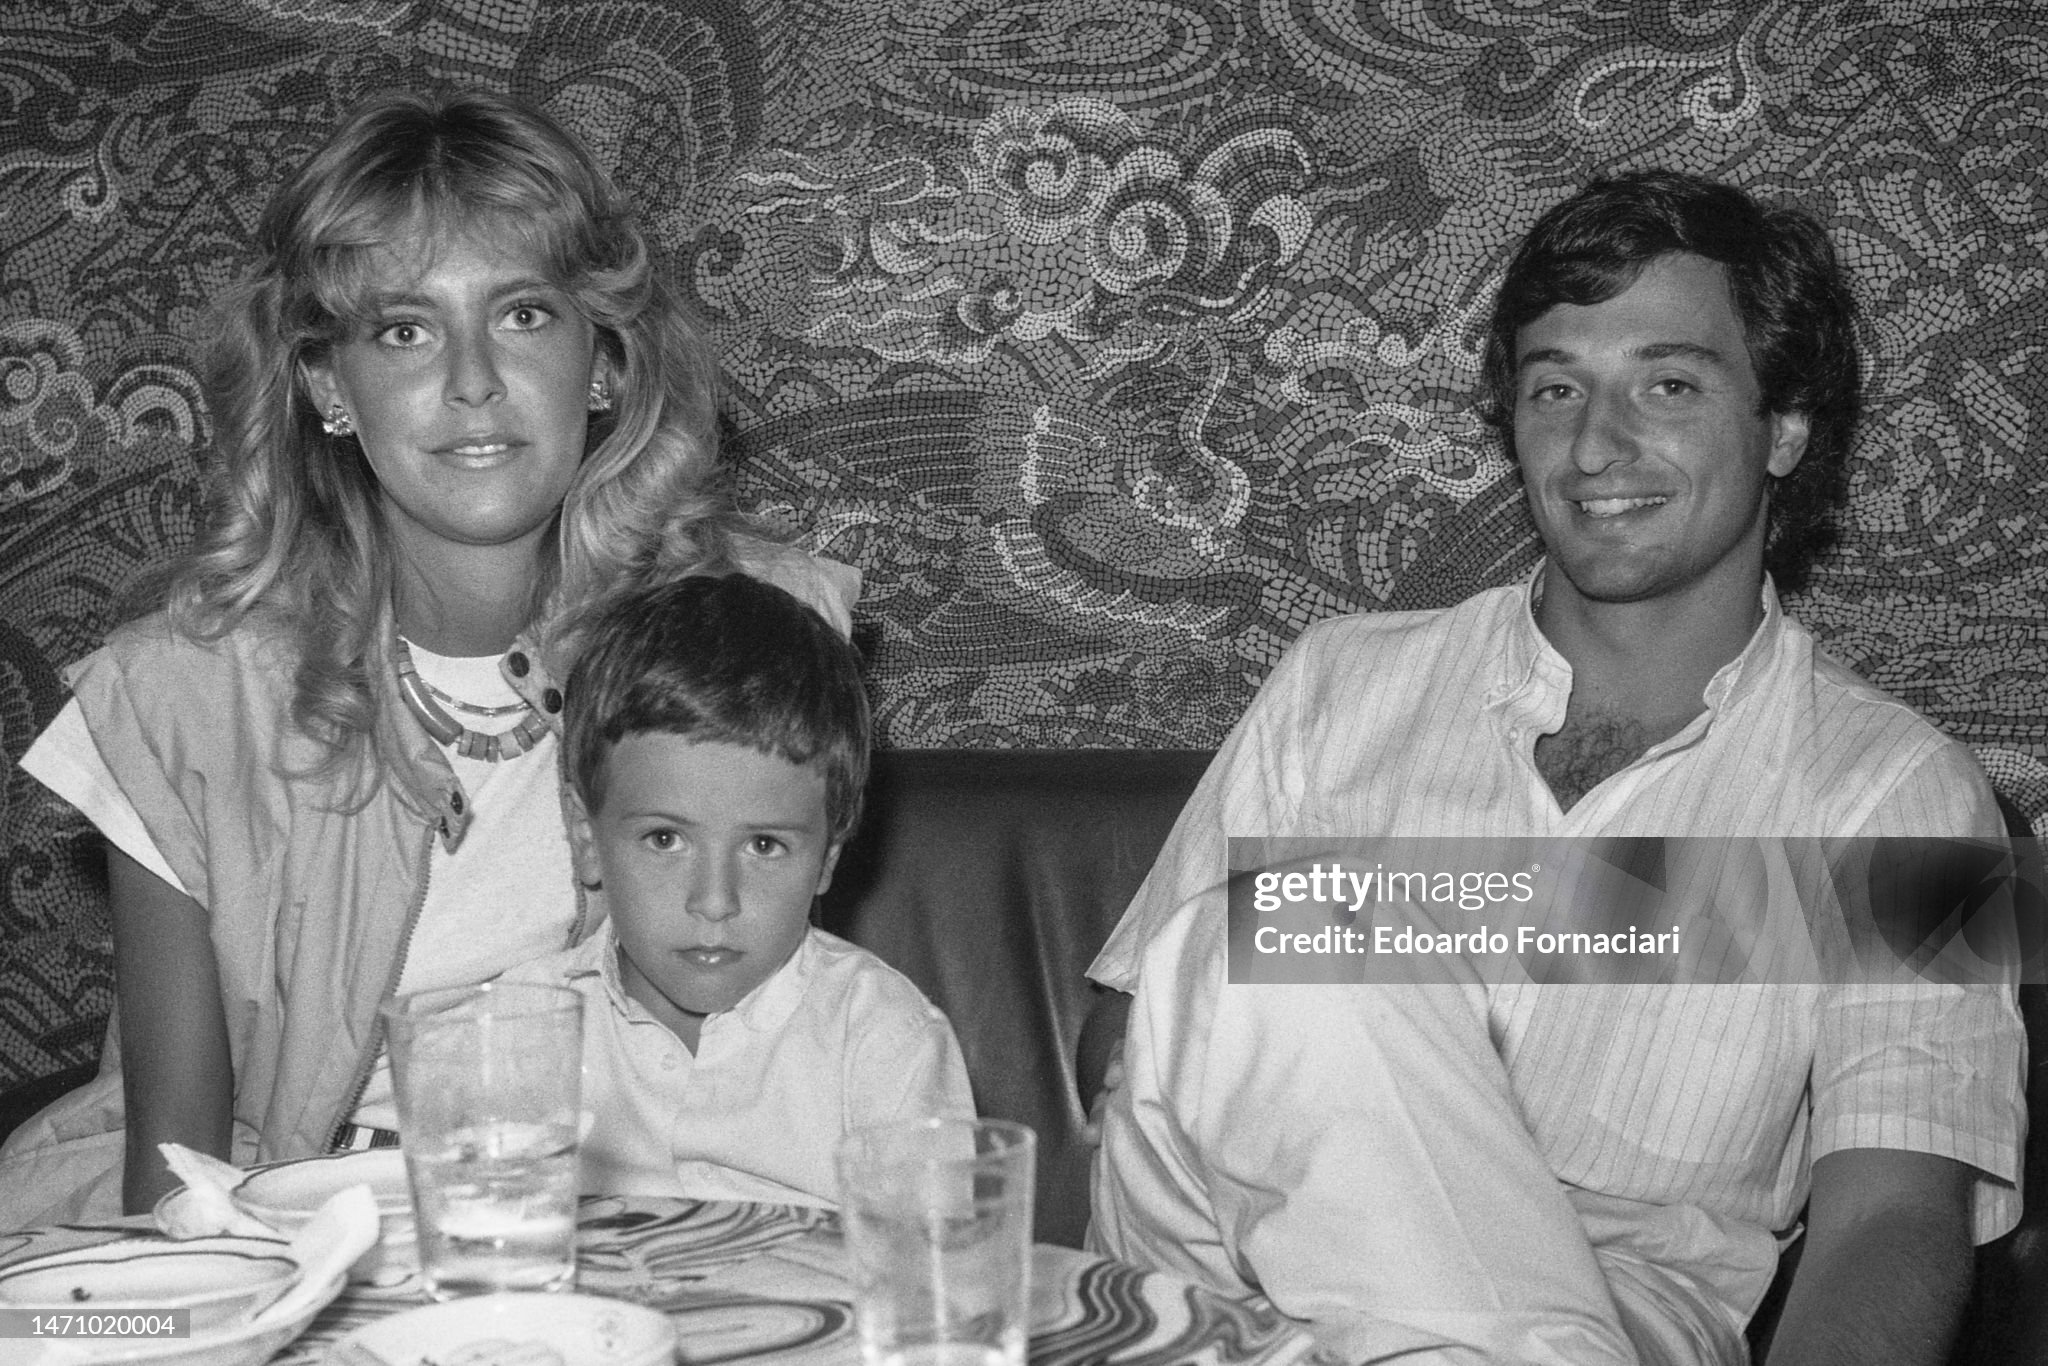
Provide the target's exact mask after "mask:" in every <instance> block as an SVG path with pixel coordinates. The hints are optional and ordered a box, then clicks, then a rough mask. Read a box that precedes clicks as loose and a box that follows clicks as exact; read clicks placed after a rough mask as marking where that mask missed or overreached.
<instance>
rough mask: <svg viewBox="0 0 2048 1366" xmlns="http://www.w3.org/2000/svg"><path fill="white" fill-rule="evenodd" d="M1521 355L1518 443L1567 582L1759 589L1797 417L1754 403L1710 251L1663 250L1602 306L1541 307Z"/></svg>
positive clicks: (1587, 590)
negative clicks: (1773, 495) (1770, 517)
mask: <svg viewBox="0 0 2048 1366" xmlns="http://www.w3.org/2000/svg"><path fill="white" fill-rule="evenodd" d="M1515 356H1516V381H1515V452H1516V455H1517V458H1518V459H1519V461H1520V464H1521V467H1522V482H1523V484H1524V486H1525V488H1526V489H1527V492H1528V498H1529V510H1530V512H1531V513H1532V514H1533V515H1534V517H1535V520H1536V528H1537V530H1538V531H1539V532H1540V533H1541V534H1542V536H1543V544H1544V547H1545V549H1546V550H1547V551H1548V552H1549V555H1550V563H1551V564H1552V565H1553V566H1554V567H1555V568H1556V569H1557V570H1558V571H1559V572H1560V573H1561V574H1562V575H1563V576H1564V579H1565V584H1564V585H1563V587H1564V588H1565V591H1569V592H1575V593H1576V594H1577V595H1578V596H1580V597H1582V598H1585V599H1589V600H1592V601H1598V602H1645V601H1651V600H1656V599H1672V600H1674V601H1677V600H1682V599H1686V598H1690V597H1693V596H1695V595H1698V594H1702V593H1706V594H1713V593H1719V592H1723V591H1727V592H1740V593H1744V594H1750V595H1753V594H1755V592H1756V591H1757V585H1758V582H1759V580H1760V577H1761V574H1762V569H1763V544H1764V518H1765V510H1766V506H1767V489H1768V483H1767V476H1772V475H1775V476H1780V477H1782V476H1783V475H1785V474H1788V473H1790V472H1791V470H1792V468H1793V467H1794V466H1796V465H1797V464H1798V463H1799V457H1800V455H1801V454H1803V453H1804V451H1805V449H1806V433H1807V423H1806V417H1805V415H1804V414H1800V413H1773V414H1764V415H1761V416H1760V415H1759V414H1758V392H1759V391H1758V386H1757V378H1756V372H1755V370H1754V369H1753V368H1752V367H1751V364H1750V359H1749V348H1748V346H1747V345H1746V343H1745V340H1744V337H1743V332H1742V321H1741V319H1740V318H1739V317H1738V316H1737V315H1736V312H1735V301H1734V299H1733V297H1732V296H1731V295H1730V293H1729V289H1728V282H1727V279H1726V277H1725V276H1724V274H1723V273H1722V269H1721V266H1720V265H1719V264H1718V263H1716V262H1713V261H1709V260H1707V259H1706V258H1705V257H1702V256H1693V255H1690V254H1686V253H1677V254H1673V255H1669V256H1664V257H1660V258H1658V259H1657V260H1655V261H1652V262H1651V263H1650V264H1649V265H1648V266H1647V267H1645V268H1644V270H1643V273H1642V274H1641V275H1640V276H1639V277H1637V279H1636V281H1635V283H1634V284H1632V285H1630V286H1629V287H1628V288H1627V289H1625V290H1623V291H1622V292H1621V293H1620V294H1617V295H1616V296H1614V297H1613V298H1612V299H1609V300H1607V301H1606V302H1605V303H1599V304H1593V305H1591V306H1588V307H1580V306H1579V305H1576V304H1559V305H1557V306H1556V307H1555V308H1552V309H1551V310H1550V311H1549V312H1547V313H1545V314H1543V315H1542V316H1541V317H1539V318H1537V319H1536V320H1535V321H1534V322H1532V323H1530V324H1529V325H1528V326H1526V327H1524V328H1523V329H1522V330H1521V332H1520V333H1519V335H1518V336H1517V337H1516V344H1515ZM1552 584H1553V585H1555V579H1553V580H1552Z"/></svg>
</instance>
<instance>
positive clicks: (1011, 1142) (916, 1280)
mask: <svg viewBox="0 0 2048 1366" xmlns="http://www.w3.org/2000/svg"><path fill="white" fill-rule="evenodd" d="M1036 1149H1037V1138H1036V1136H1035V1135H1033V1134H1032V1132H1031V1130H1030V1129H1028V1128H1026V1127H1025V1126H1024V1125H1022V1124H1012V1123H1009V1122H1007V1121H1004V1120H951V1119H934V1120H924V1121H917V1122H907V1123H900V1124H886V1125H881V1126H878V1127H875V1128H870V1129H858V1130H855V1131H854V1132H853V1133H851V1134H848V1135H847V1136H846V1137H845V1138H844V1139H843V1140H841V1142H840V1145H839V1153H838V1157H839V1206H840V1216H841V1220H842V1222H843V1223H844V1225H845V1229H846V1245H847V1251H848V1253H849V1255H850V1256H851V1259H852V1269H853V1285H854V1317H855V1320H856V1322H857V1324H858V1326H859V1330H860V1350H861V1361H862V1366H1024V1357H1025V1346H1026V1343H1027V1341H1028V1338H1029V1336H1030V1309H1031V1199H1032V1185H1033V1179H1034V1172H1035V1162H1036Z"/></svg>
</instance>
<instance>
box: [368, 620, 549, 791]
mask: <svg viewBox="0 0 2048 1366" xmlns="http://www.w3.org/2000/svg"><path fill="white" fill-rule="evenodd" d="M394 639H395V640H396V642H397V648H396V651H395V655H396V658H397V662H398V695H399V696H401V697H403V698H404V699H405V708H406V710H407V711H409V712H411V713H412V715H413V719H414V720H416V721H418V722H419V723H420V726H421V728H422V729H424V730H425V731H426V732H427V734H429V735H431V736H433V737H434V740H435V742H436V743H438V744H443V745H453V746H454V747H455V752H456V753H457V754H460V755H461V756H462V757H463V758H465V759H482V760H483V761H484V762H485V763H488V764H495V763H497V762H498V761H499V760H501V759H516V758H518V757H519V756H520V755H522V754H524V753H526V751H528V750H530V749H532V748H533V747H534V746H535V745H536V744H539V743H540V738H541V737H542V736H543V735H546V734H547V733H548V723H547V720H546V718H544V717H543V716H541V714H540V713H539V712H537V711H534V709H533V707H532V705H531V704H529V703H525V702H522V703H520V704H519V706H518V707H516V708H514V709H513V710H518V711H525V712H527V713H529V714H528V716H527V718H526V719H525V720H524V721H521V722H520V723H519V724H518V725H516V726H514V727H513V728H512V729H511V730H508V731H505V732H503V733H502V734H498V735H486V734H484V733H483V732H481V731H474V730H471V729H470V728H469V727H467V726H465V725H463V724H462V723H461V722H460V721H457V720H456V719H455V718H454V717H452V716H450V715H449V714H448V713H447V712H446V711H445V710H443V709H442V707H441V704H440V703H439V702H436V701H435V700H434V696H433V692H432V691H430V690H429V688H428V686H427V681H426V680H425V679H424V678H421V677H420V673H419V670H418V669H417V668H416V667H414V665H413V662H412V648H411V647H410V646H408V645H407V644H406V642H405V637H404V636H397V637H394Z"/></svg>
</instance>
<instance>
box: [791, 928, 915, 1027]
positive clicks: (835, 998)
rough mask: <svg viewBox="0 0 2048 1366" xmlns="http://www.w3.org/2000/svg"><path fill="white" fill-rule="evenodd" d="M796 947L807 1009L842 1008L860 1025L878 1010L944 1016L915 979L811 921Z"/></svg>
mask: <svg viewBox="0 0 2048 1366" xmlns="http://www.w3.org/2000/svg"><path fill="white" fill-rule="evenodd" d="M800 952H801V953H802V954H803V955H804V957H805V958H806V959H807V963H806V971H807V975H806V978H805V982H804V995H805V996H806V997H807V998H809V1001H810V1004H811V1006H812V1008H813V1009H820V1010H827V1011H830V1012H832V1013H839V1012H842V1011H843V1012H846V1013H848V1014H852V1015H854V1016H856V1017H857V1018H858V1019H859V1020H860V1021H861V1023H862V1024H863V1025H872V1024H874V1023H876V1022H877V1021H876V1018H875V1017H876V1016H877V1015H878V1014H880V1013H896V1014H901V1015H905V1016H914V1017H916V1018H917V1019H918V1020H919V1021H920V1022H922V1021H927V1020H933V1019H936V1020H939V1021H941V1022H943V1021H944V1020H945V1018H946V1017H945V1016H944V1015H943V1014H942V1013H940V1011H939V1008H938V1007H937V1006H935V1005H933V1004H932V1003H931V1000H930V998H929V997H927V996H926V995H925V994H924V992H923V991H922V990H920V989H919V987H918V985H917V983H915V982H913V981H911V980H910V978H909V977H907V976H905V975H904V974H903V973H902V972H899V971H898V970H897V969H895V968H893V967H891V966H889V964H887V963H886V962H884V961H883V960H882V959H881V957H880V956H879V955H877V954H875V953H874V952H873V951H871V950H869V949H864V948H862V947H861V946H860V945H858V944H855V943H852V942H850V941H848V940H845V939H841V938H840V937H839V936H838V935H836V934H833V933H831V932H830V931H829V930H821V929H819V928H818V927H817V926H815V925H814V926H812V927H811V928H810V930H809V932H808V933H807V934H806V936H805V942H804V945H803V947H802V949H801V950H800Z"/></svg>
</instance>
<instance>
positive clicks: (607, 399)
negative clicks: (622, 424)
mask: <svg viewBox="0 0 2048 1366" xmlns="http://www.w3.org/2000/svg"><path fill="white" fill-rule="evenodd" d="M611 410H612V390H611V386H610V385H608V384H606V383H605V382H604V381H603V380H602V379H594V380H592V381H590V411H591V412H593V413H608V412H610V411H611Z"/></svg>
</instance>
